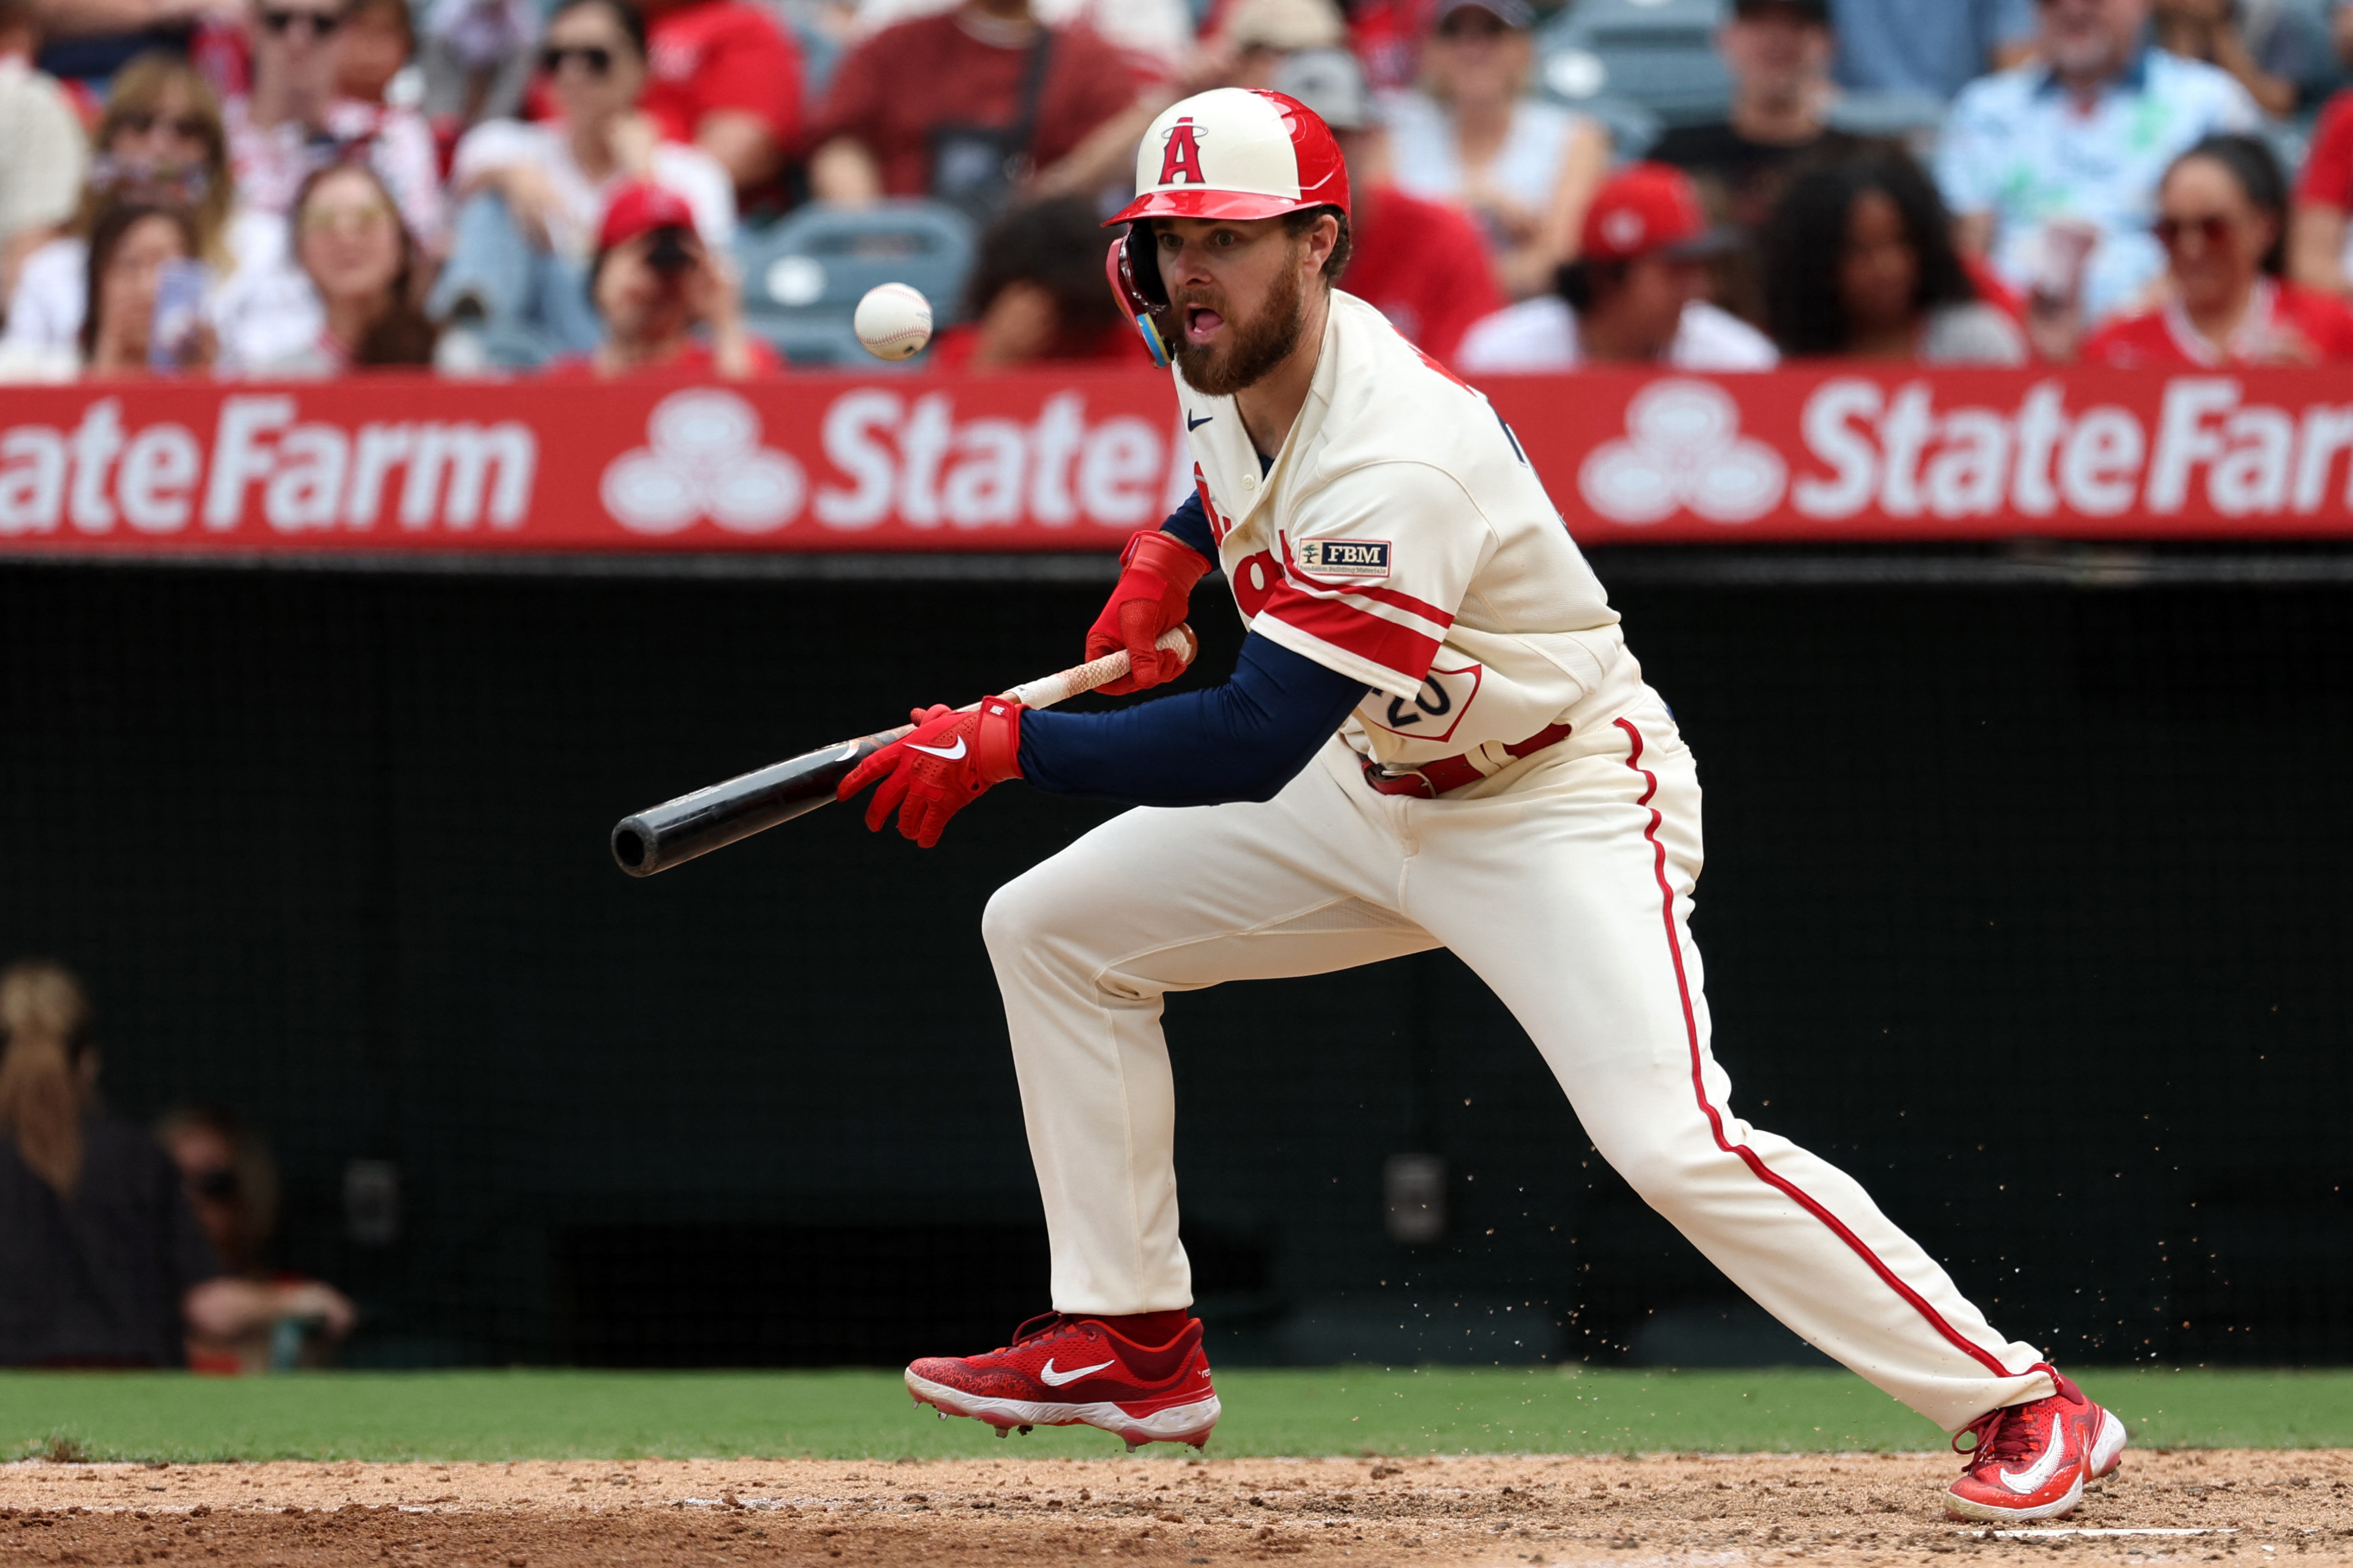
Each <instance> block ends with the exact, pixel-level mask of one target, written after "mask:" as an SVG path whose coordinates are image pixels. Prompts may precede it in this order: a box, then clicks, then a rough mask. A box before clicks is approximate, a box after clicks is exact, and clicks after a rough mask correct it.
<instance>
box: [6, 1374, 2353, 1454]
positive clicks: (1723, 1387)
mask: <svg viewBox="0 0 2353 1568" xmlns="http://www.w3.org/2000/svg"><path fill="white" fill-rule="evenodd" d="M2083 1381H2084V1384H2085V1386H2086V1387H2087V1388H2089V1389H2090V1390H2091V1392H2092V1394H2094V1397H2096V1398H2098V1399H2100V1400H2102V1401H2103V1402H2105V1403H2106V1404H2108V1405H2110V1406H2111V1407H2112V1408H2114V1409H2115V1410H2116V1412H2117V1413H2118V1414H2119V1415H2122V1416H2123V1417H2124V1418H2125V1420H2126V1423H2127V1424H2128V1425H2130V1426H2131V1427H2132V1428H2133V1433H2134V1437H2135V1440H2136V1441H2137V1442H2140V1443H2143V1444H2147V1445H2157V1446H2170V1447H2274V1448H2290V1447H2353V1372H2341V1371H2330V1372H2205V1371H2199V1372H2157V1371H2117V1372H2105V1373H2101V1372H2094V1373H2087V1374H2085V1375H2084V1380H2083ZM1218 1390H1219V1394H1220V1395H1221V1396H1222V1397H1223V1398H1224V1400H1225V1402H1226V1412H1227V1413H1226V1418H1225V1420H1224V1421H1223V1422H1222V1423H1221V1424H1220V1425H1219V1428H1218V1435H1217V1439H1216V1441H1215V1442H1214V1443H1213V1444H1212V1445H1211V1447H1210V1452H1211V1453H1212V1454H1218V1455H1227V1456H1240V1455H1316V1454H1361V1453H1367V1452H1369V1453H1378V1454H1460V1453H1624V1452H1656V1451H1661V1450H1672V1451H1698V1450H1714V1451H1725V1452H1749V1451H1757V1450H1768V1451H1799V1450H1809V1449H1811V1450H1840V1449H1921V1448H1933V1447H1938V1446H1940V1445H1941V1444H1942V1442H1943V1437H1942V1436H1941V1435H1940V1434H1939V1433H1938V1432H1937V1431H1936V1429H1935V1428H1934V1427H1932V1426H1929V1425H1928V1423H1926V1421H1923V1420H1922V1419H1920V1418H1919V1417H1918V1416H1916V1415H1913V1414H1912V1413H1911V1412H1909V1411H1907V1410H1905V1409H1903V1408H1902V1407H1901V1406H1899V1405H1895V1404H1894V1403H1893V1402H1891V1401H1890V1400H1889V1399H1888V1398H1887V1396H1886V1395H1884V1394H1880V1393H1879V1392H1878V1391H1876V1390H1875V1389H1873V1388H1871V1387H1870V1386H1868V1385H1867V1384H1864V1383H1862V1381H1861V1380H1860V1379H1858V1378H1855V1377H1852V1376H1850V1375H1848V1374H1846V1373H1839V1372H1831V1371H1824V1372H1815V1371H1797V1370H1774V1371H1757V1372H1660V1373H1641V1372H1619V1371H1608V1372H1603V1371H1593V1370H1585V1371H1582V1372H1581V1373H1574V1374H1565V1373H1559V1372H1549V1371H1546V1372H1518V1371H1510V1372H1506V1371H1463V1370H1458V1369H1453V1368H1437V1369H1425V1370H1422V1371H1419V1372H1412V1371H1397V1372H1388V1371H1378V1370H1354V1369H1347V1370H1329V1371H1274V1370H1242V1369H1236V1370H1234V1371H1231V1372H1226V1373H1219V1377H1218ZM61 1444H62V1445H63V1447H58V1445H61ZM53 1447H56V1448H57V1451H58V1452H59V1453H61V1454H68V1455H71V1456H72V1457H76V1458H114V1459H181V1460H193V1459H276V1458H353V1459H514V1458H638V1457H667V1458H688V1457H696V1458H723V1457H731V1456H759V1457H763V1458H767V1457H797V1456H806V1457H811V1458H902V1457H905V1458H949V1457H955V1456H982V1457H996V1456H1002V1455H1010V1454H1028V1455H1033V1456H1040V1457H1043V1456H1064V1457H1071V1458H1081V1457H1089V1458H1103V1457H1108V1456H1113V1455H1116V1454H1118V1453H1119V1452H1120V1451H1121V1450H1120V1447H1119V1445H1118V1444H1117V1443H1116V1442H1115V1441H1114V1440H1113V1439H1112V1438H1111V1437H1109V1436H1105V1435H1104V1434H1103V1433H1100V1432H1094V1431H1090V1430H1087V1429H1084V1428H1070V1429H1063V1430H1051V1429H1047V1428H1040V1429H1039V1431H1038V1432H1037V1433H1036V1434H1034V1435H1033V1436H1029V1437H1019V1436H1016V1437H1013V1438H1010V1439H1008V1440H1006V1441H1003V1442H1000V1441H998V1440H997V1439H996V1438H994V1437H992V1436H990V1435H989V1434H988V1432H987V1428H985V1427H983V1426H980V1425H979V1424H978V1423H977V1422H972V1421H946V1422H943V1421H939V1420H935V1419H934V1417H933V1415H932V1414H931V1413H930V1412H929V1411H927V1410H926V1411H921V1412H918V1411H916V1410H914V1409H913V1408H912V1406H911V1404H910V1402H909V1400H908V1398H907V1395H906V1393H905V1391H904V1390H903V1389H902V1387H901V1386H900V1384H899V1379H898V1375H897V1374H896V1373H889V1372H862V1371H860V1372H804V1373H585V1372H450V1373H311V1374H303V1375H298V1376H291V1377H274V1378H247V1379H235V1378H229V1379H221V1378H199V1377H187V1376H183V1375H179V1374H174V1373H0V1458H16V1457H20V1456H24V1455H28V1454H33V1453H38V1452H44V1451H48V1450H50V1449H52V1448H53ZM1149 1451H1150V1452H1152V1453H1154V1454H1156V1455H1167V1456H1176V1455H1183V1454H1187V1453H1189V1450H1186V1449H1172V1448H1167V1447H1163V1446H1155V1447H1154V1448H1153V1449H1151V1450H1149Z"/></svg>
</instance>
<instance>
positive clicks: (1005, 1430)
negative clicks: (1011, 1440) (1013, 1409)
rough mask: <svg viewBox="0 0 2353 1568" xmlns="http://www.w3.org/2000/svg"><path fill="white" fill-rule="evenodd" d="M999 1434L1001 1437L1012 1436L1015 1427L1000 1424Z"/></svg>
mask: <svg viewBox="0 0 2353 1568" xmlns="http://www.w3.org/2000/svg"><path fill="white" fill-rule="evenodd" d="M997 1436H1000V1437H1010V1436H1013V1428H1012V1427H1010V1426H999V1427H998V1428H997Z"/></svg>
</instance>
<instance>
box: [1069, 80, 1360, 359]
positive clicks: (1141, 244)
mask: <svg viewBox="0 0 2353 1568" xmlns="http://www.w3.org/2000/svg"><path fill="white" fill-rule="evenodd" d="M1135 188H1136V191H1137V193H1138V195H1136V198H1135V199H1134V201H1132V202H1130V203H1128V204H1127V205H1125V206H1124V207H1122V208H1121V209H1120V211H1119V214H1118V216H1115V217H1113V218H1112V219H1111V220H1110V221H1111V222H1113V223H1124V224H1126V225H1128V226H1129V227H1128V231H1127V237H1126V239H1125V240H1124V242H1123V243H1121V244H1119V245H1117V246H1114V247H1113V249H1112V253H1111V258H1110V261H1109V265H1108V268H1107V269H1108V271H1109V273H1110V275H1111V282H1112V289H1113V292H1114V293H1115V294H1117V295H1118V296H1119V300H1120V308H1121V309H1122V310H1124V311H1125V312H1126V313H1127V315H1128V317H1129V318H1130V319H1131V320H1133V321H1134V322H1135V324H1136V326H1137V328H1138V329H1139V330H1141V331H1143V333H1144V340H1145V343H1146V344H1147V345H1148V346H1149V347H1150V348H1151V350H1152V357H1153V358H1154V360H1155V361H1156V362H1158V363H1162V364H1166V363H1168V354H1167V350H1166V346H1165V344H1164V343H1163V342H1162V341H1161V337H1160V333H1159V331H1158V330H1157V329H1156V328H1155V325H1154V323H1153V321H1152V317H1153V314H1154V313H1155V311H1158V310H1166V308H1167V306H1168V292H1167V290H1166V289H1164V288H1162V287H1161V284H1160V268H1159V267H1158V265H1157V264H1156V263H1155V260H1154V258H1153V256H1152V253H1151V250H1150V248H1149V247H1150V241H1149V236H1150V234H1151V225H1150V224H1149V223H1147V222H1145V220H1146V219H1149V218H1155V217H1236V218H1261V217H1280V216H1282V215H1283V214H1284V213H1293V212H1302V211H1305V210H1307V209H1309V208H1312V207H1321V206H1335V207H1338V208H1339V209H1340V211H1341V212H1342V213H1344V214H1345V213H1346V212H1347V210H1348V165H1347V164H1346V163H1345V162H1344V161H1342V159H1341V157H1340V148H1339V144H1338V143H1337V142H1334V141H1333V140H1332V132H1331V130H1330V128H1329V127H1327V126H1326V125H1325V124H1324V121H1322V120H1321V119H1319V118H1318V117H1317V116H1316V113H1315V111H1314V110H1312V109H1310V108H1308V107H1307V106H1306V105H1305V104H1303V103H1302V102H1300V101H1299V100H1297V99H1295V98H1290V97H1287V96H1285V95H1284V94H1282V93H1279V92H1268V91H1265V90H1262V89H1256V88H1240V87H1220V88H1214V89H1210V90H1209V91H1208V92H1197V93H1195V94H1194V95H1193V96H1192V97H1190V98H1187V99H1184V100H1180V101H1178V102H1176V103H1172V104H1170V105H1169V106H1168V107H1167V108H1166V109H1164V110H1161V111H1160V117H1159V118H1158V119H1157V120H1155V121H1153V122H1152V127H1151V129H1150V130H1148V131H1146V132H1145V133H1144V142H1143V144H1142V145H1140V146H1139V147H1137V148H1136V151H1135Z"/></svg>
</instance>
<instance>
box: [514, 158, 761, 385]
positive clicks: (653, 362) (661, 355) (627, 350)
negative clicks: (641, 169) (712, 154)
mask: <svg viewBox="0 0 2353 1568" xmlns="http://www.w3.org/2000/svg"><path fill="white" fill-rule="evenodd" d="M588 288H589V292H590V297H591V298H593V299H594V300H596V313H597V315H598V316H599V317H601V318H602V319H603V321H604V323H605V341H604V342H602V343H600V344H599V345H598V346H597V348H596V352H595V353H593V354H588V355H585V356H581V357H578V358H575V359H570V360H565V361H563V362H560V363H557V364H556V365H554V367H552V368H551V370H550V372H549V374H551V375H555V376H560V377H563V378H565V379H577V378H579V377H582V376H594V377H598V378H609V377H614V376H626V375H641V374H662V375H676V376H691V377H698V378H708V377H711V376H718V377H720V378H721V379H723V380H728V381H742V380H746V379H748V378H750V377H753V376H757V375H768V374H775V372H776V370H777V369H778V364H777V361H776V351H775V350H773V349H771V348H769V347H768V345H767V344H765V343H764V342H761V341H760V340H759V339H757V338H755V337H754V336H752V335H751V334H750V333H749V332H748V331H745V330H744V318H743V310H742V307H741V305H740V304H739V303H738V301H737V298H736V289H735V279H733V277H732V276H730V275H729V273H728V271H727V269H726V268H725V266H724V265H723V263H722V262H721V261H720V260H719V259H718V258H716V257H714V256H713V255H712V252H711V250H710V249H709V247H706V246H705V245H704V244H703V242H702V237H701V236H700V235H698V234H696V233H695V230H694V209H693V208H691V207H690V206H688V205H686V199H685V198H684V197H682V196H681V195H679V194H678V193H677V192H675V191H672V190H670V188H668V187H667V186H663V185H657V184H649V183H644V182H639V183H637V184H627V185H623V186H622V187H621V188H620V189H619V190H618V191H617V192H616V193H614V195H613V201H612V205H610V206H608V207H607V208H606V209H605V221H604V225H603V226H602V228H601V229H600V231H599V232H598V234H597V238H596V262H595V263H594V265H592V266H591V268H589V272H588Z"/></svg>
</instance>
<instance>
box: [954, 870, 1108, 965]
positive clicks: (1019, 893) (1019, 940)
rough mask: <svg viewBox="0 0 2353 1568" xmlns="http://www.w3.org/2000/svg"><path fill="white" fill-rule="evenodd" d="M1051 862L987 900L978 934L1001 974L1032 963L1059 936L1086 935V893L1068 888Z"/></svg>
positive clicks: (1012, 882)
mask: <svg viewBox="0 0 2353 1568" xmlns="http://www.w3.org/2000/svg"><path fill="white" fill-rule="evenodd" d="M1068 880H1069V879H1066V878H1064V877H1061V876H1060V875H1058V874H1057V870H1056V867H1055V864H1054V862H1053V861H1051V860H1049V861H1047V862H1046V863H1045V864H1044V865H1042V866H1033V867H1031V868H1029V870H1027V871H1024V872H1023V873H1022V874H1021V875H1020V876H1018V877H1016V878H1014V879H1013V880H1011V881H1009V882H1008V883H1006V884H1005V885H1004V886H1003V887H1001V888H999V889H997V891H996V892H994V893H991V894H990V895H989V897H988V907H987V909H985V910H982V911H981V916H980V936H981V940H982V941H983V942H986V943H987V944H988V956H989V959H990V961H991V962H992V963H995V964H996V965H997V968H998V969H999V970H1003V969H1006V968H1008V967H1009V966H1013V965H1017V964H1020V963H1034V962H1035V961H1036V960H1037V959H1038V958H1039V956H1040V954H1041V952H1043V950H1044V949H1045V948H1046V947H1047V946H1048V945H1050V943H1051V942H1053V940H1054V939H1055V938H1056V937H1066V936H1068V935H1070V934H1071V932H1073V931H1084V930H1085V929H1086V924H1085V920H1086V917H1085V913H1084V908H1085V905H1084V890H1083V889H1078V888H1072V887H1070V886H1068V885H1067V883H1068Z"/></svg>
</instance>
